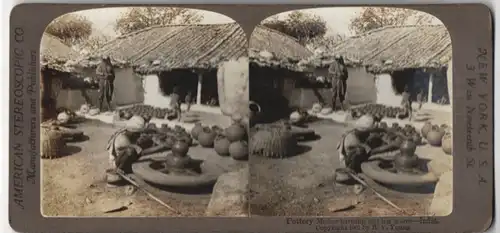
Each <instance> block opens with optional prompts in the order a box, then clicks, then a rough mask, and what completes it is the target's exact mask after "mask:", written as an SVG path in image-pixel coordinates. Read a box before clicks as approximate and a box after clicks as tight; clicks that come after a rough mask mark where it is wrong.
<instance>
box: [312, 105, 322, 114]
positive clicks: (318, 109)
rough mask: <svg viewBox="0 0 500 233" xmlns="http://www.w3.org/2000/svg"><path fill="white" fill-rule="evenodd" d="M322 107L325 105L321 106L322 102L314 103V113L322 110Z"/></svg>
mask: <svg viewBox="0 0 500 233" xmlns="http://www.w3.org/2000/svg"><path fill="white" fill-rule="evenodd" d="M322 108H323V106H321V104H320V103H315V104H313V106H312V109H311V111H312V113H316V114H318V113H320V112H321V109H322Z"/></svg>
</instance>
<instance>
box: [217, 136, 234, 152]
mask: <svg viewBox="0 0 500 233" xmlns="http://www.w3.org/2000/svg"><path fill="white" fill-rule="evenodd" d="M230 145H231V142H230V141H229V140H228V139H227V138H226V137H225V136H223V135H219V136H217V138H216V139H215V142H214V149H215V152H217V154H218V155H220V156H228V155H229V146H230Z"/></svg>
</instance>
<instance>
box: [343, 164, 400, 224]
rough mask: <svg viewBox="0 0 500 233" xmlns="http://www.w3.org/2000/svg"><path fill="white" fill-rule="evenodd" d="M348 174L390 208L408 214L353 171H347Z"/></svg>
mask: <svg viewBox="0 0 500 233" xmlns="http://www.w3.org/2000/svg"><path fill="white" fill-rule="evenodd" d="M347 173H348V174H349V176H351V177H352V178H353V179H355V180H356V181H358V182H359V183H360V184H361V185H363V186H365V187H367V188H369V189H370V190H372V191H373V192H374V193H375V195H377V196H378V197H379V198H380V199H382V201H385V202H386V203H387V204H389V205H390V206H392V207H394V208H395V209H397V210H399V211H401V212H403V213H405V214H408V213H406V211H404V210H403V209H401V208H399V206H397V205H396V204H394V203H393V202H392V201H390V200H389V199H387V198H386V197H384V196H382V194H380V193H379V192H377V190H375V189H374V188H373V187H371V186H370V185H368V184H367V183H366V182H365V181H363V180H362V179H361V178H359V177H358V176H357V175H355V174H354V173H352V172H351V171H347Z"/></svg>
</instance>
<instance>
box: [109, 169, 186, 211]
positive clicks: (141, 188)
mask: <svg viewBox="0 0 500 233" xmlns="http://www.w3.org/2000/svg"><path fill="white" fill-rule="evenodd" d="M116 173H117V174H118V175H119V176H120V177H122V178H123V179H125V180H126V181H128V182H129V183H131V184H132V185H134V186H135V187H137V188H138V189H140V190H142V191H143V192H144V193H146V194H147V195H148V196H149V197H151V198H152V199H153V200H155V201H156V202H158V203H160V204H161V205H162V206H165V207H166V208H167V209H169V210H171V211H173V212H175V213H176V214H179V212H178V211H177V210H175V209H174V208H172V207H171V206H169V205H168V204H167V203H165V202H163V201H162V200H160V199H159V198H158V197H156V196H155V195H153V194H152V193H151V192H149V191H148V190H146V189H145V188H143V187H141V186H140V185H139V184H137V182H135V181H134V180H132V179H131V178H129V177H128V176H126V175H125V174H124V173H123V172H122V171H120V170H118V169H117V171H116Z"/></svg>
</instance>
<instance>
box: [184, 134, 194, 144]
mask: <svg viewBox="0 0 500 233" xmlns="http://www.w3.org/2000/svg"><path fill="white" fill-rule="evenodd" d="M182 139H183V140H185V141H186V143H187V144H188V145H189V146H192V145H193V138H192V137H191V136H189V134H185V135H184V136H182Z"/></svg>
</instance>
